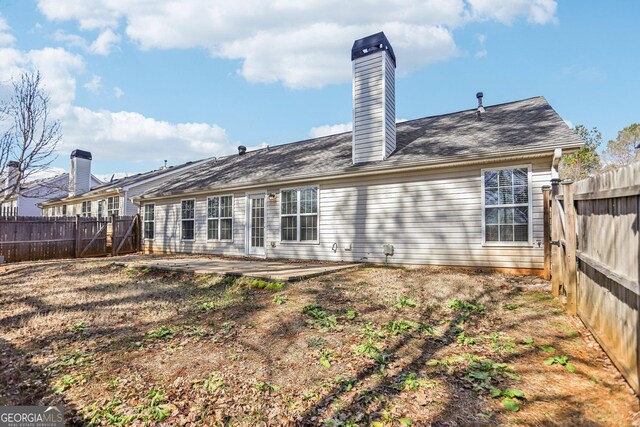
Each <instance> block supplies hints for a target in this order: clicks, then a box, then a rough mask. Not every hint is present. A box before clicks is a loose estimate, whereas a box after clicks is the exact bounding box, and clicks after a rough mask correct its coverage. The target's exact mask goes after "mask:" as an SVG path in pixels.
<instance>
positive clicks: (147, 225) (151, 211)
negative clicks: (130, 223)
mask: <svg viewBox="0 0 640 427" xmlns="http://www.w3.org/2000/svg"><path fill="white" fill-rule="evenodd" d="M155 211H156V205H155V204H154V203H147V204H145V205H144V210H143V223H144V224H143V228H144V238H145V239H147V240H153V239H154V238H155V220H156V212H155Z"/></svg>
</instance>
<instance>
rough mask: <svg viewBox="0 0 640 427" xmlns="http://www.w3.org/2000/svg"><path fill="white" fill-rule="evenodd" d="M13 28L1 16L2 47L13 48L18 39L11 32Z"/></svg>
mask: <svg viewBox="0 0 640 427" xmlns="http://www.w3.org/2000/svg"><path fill="white" fill-rule="evenodd" d="M10 30H11V27H9V24H7V21H6V20H5V19H4V18H3V17H2V14H0V46H12V45H13V44H14V43H15V41H16V39H15V37H13V34H11V33H10V32H9V31H10Z"/></svg>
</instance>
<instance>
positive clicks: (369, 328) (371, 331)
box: [360, 322, 386, 341]
mask: <svg viewBox="0 0 640 427" xmlns="http://www.w3.org/2000/svg"><path fill="white" fill-rule="evenodd" d="M360 337H364V338H368V339H369V340H374V341H377V340H379V339H382V338H385V337H386V334H384V333H383V332H380V331H379V330H378V329H376V328H375V327H374V326H373V323H372V322H368V323H367V324H365V325H364V326H363V327H362V329H361V330H360Z"/></svg>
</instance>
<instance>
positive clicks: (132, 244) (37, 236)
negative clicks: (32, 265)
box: [0, 215, 140, 262]
mask: <svg viewBox="0 0 640 427" xmlns="http://www.w3.org/2000/svg"><path fill="white" fill-rule="evenodd" d="M139 246H140V218H139V216H138V215H136V216H125V217H111V218H110V219H107V218H100V219H99V218H84V217H80V216H76V217H0V256H3V257H4V261H5V262H18V261H36V260H45V259H60V258H84V257H94V256H105V255H114V256H115V255H121V254H126V253H132V252H137V251H138V250H139Z"/></svg>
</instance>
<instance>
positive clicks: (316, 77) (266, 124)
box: [0, 0, 640, 176]
mask: <svg viewBox="0 0 640 427" xmlns="http://www.w3.org/2000/svg"><path fill="white" fill-rule="evenodd" d="M639 15H640V2H637V1H632V0H628V1H612V2H578V1H559V2H556V1H555V0H446V1H445V0H437V1H436V0H421V1H414V0H387V1H385V2H373V3H372V2H370V1H368V2H364V1H352V2H349V3H345V2H340V1H337V0H336V1H334V0H325V1H316V0H308V1H305V2H299V1H291V0H281V1H279V2H263V1H258V0H246V1H243V2H238V3H237V4H234V3H231V2H215V1H204V0H180V1H177V0H166V1H162V0H157V1H152V2H148V1H146V2H143V1H133V0H131V1H126V2H117V1H113V0H96V1H92V2H89V1H86V2H84V1H83V2H78V1H75V0H39V1H30V0H0V82H2V85H3V87H4V89H3V90H4V92H2V91H0V95H2V94H3V93H4V94H6V89H7V84H8V82H9V81H10V79H11V77H12V76H13V75H16V74H17V73H19V72H21V71H24V70H31V69H34V68H38V69H40V71H41V72H42V74H43V77H44V79H45V83H46V89H47V90H48V92H49V93H50V95H51V100H52V107H53V112H54V115H55V116H56V117H57V118H59V119H60V120H61V122H62V129H63V142H62V144H61V145H60V147H59V158H58V159H57V160H56V162H55V164H54V165H55V166H56V167H57V168H60V169H64V168H68V161H69V160H68V154H69V152H70V151H71V150H72V149H74V148H81V149H85V150H89V151H91V152H92V153H93V155H94V161H93V171H94V172H95V173H96V174H100V175H103V176H107V175H110V174H112V173H134V172H141V171H146V170H151V169H154V168H157V167H158V166H160V165H162V161H163V160H164V159H166V160H168V161H169V164H177V163H181V162H184V161H188V160H194V159H199V158H204V157H210V156H219V155H225V154H232V153H234V152H235V151H236V147H237V145H240V144H242V145H246V146H248V147H249V148H250V149H251V148H255V147H260V146H262V145H264V144H270V145H277V144H281V143H286V142H291V141H296V140H302V139H307V138H309V137H311V136H314V135H320V134H323V133H327V132H335V131H344V130H347V129H349V121H350V119H351V82H350V72H351V68H350V67H351V66H350V56H349V54H350V47H351V44H352V43H353V40H354V39H355V38H359V37H363V36H366V35H368V34H371V33H373V32H377V31H379V30H384V31H385V33H386V34H387V37H388V38H389V40H390V42H391V44H392V45H393V47H394V49H395V51H396V55H397V60H398V70H397V80H396V81H397V83H396V85H397V93H396V111H397V116H398V118H399V119H413V118H418V117H424V116H429V115H434V114H441V113H447V112H451V111H457V110H462V109H467V108H473V107H475V105H476V99H475V93H476V92H477V91H479V90H482V91H484V93H485V104H486V105H490V104H497V103H502V102H509V101H513V100H517V99H522V98H527V97H531V96H537V95H543V96H545V97H546V98H547V99H548V100H549V102H550V103H551V105H552V106H553V107H554V108H555V109H556V110H557V111H558V112H559V113H560V115H561V116H562V117H563V118H564V119H565V120H567V121H568V122H570V123H572V124H574V125H575V124H585V125H587V126H590V127H591V126H597V127H598V128H599V129H600V130H601V131H602V132H603V134H604V137H605V140H608V139H612V138H615V135H616V132H617V131H618V130H619V129H621V128H623V127H625V126H627V125H629V124H631V123H633V122H638V121H640V117H639V111H640V109H639V108H638V106H637V105H638V99H640V84H639V82H640V79H639V78H638V70H640V57H639V55H638V49H639V48H638V40H640V31H639V30H638V29H637V22H636V21H637V16H639Z"/></svg>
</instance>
